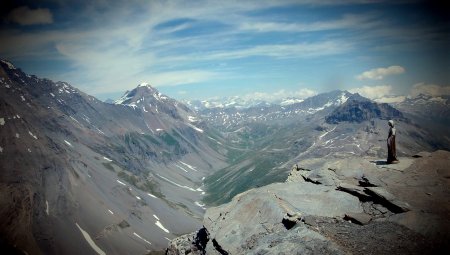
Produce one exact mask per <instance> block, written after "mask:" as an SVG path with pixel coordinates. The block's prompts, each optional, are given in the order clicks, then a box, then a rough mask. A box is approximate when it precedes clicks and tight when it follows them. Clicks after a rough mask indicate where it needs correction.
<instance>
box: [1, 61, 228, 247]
mask: <svg viewBox="0 0 450 255" xmlns="http://www.w3.org/2000/svg"><path fill="white" fill-rule="evenodd" d="M208 132H209V130H208V129H207V128H205V127H203V124H202V122H201V121H199V120H198V117H197V116H196V114H195V113H194V112H192V111H191V110H189V109H188V108H187V107H186V106H184V105H183V104H181V103H179V102H177V101H175V100H173V99H171V98H169V97H167V96H164V95H161V94H160V93H159V92H158V91H157V90H156V89H154V88H152V87H151V86H149V85H147V84H142V85H141V86H138V87H137V88H135V89H134V90H132V91H130V92H127V93H126V94H125V95H124V98H122V101H121V102H116V104H107V103H103V102H101V101H99V100H97V99H96V98H94V97H92V96H89V95H87V94H85V93H83V92H81V91H79V90H77V89H75V88H73V87H72V86H70V85H69V84H67V83H65V82H53V81H50V80H48V79H41V78H38V77H36V76H33V75H28V74H26V73H24V72H22V71H21V70H20V69H18V68H16V67H14V65H13V64H11V63H9V62H7V61H1V62H0V166H1V171H0V217H1V218H2V219H4V220H3V221H2V222H1V223H0V246H1V247H0V248H1V249H4V248H5V249H12V250H15V251H16V252H18V253H27V254H97V253H99V254H103V253H114V254H125V253H132V254H142V253H146V252H148V251H155V250H162V249H164V248H165V247H167V242H168V240H170V239H172V238H174V237H176V236H178V235H180V234H183V233H188V232H191V231H192V230H194V229H196V228H198V227H199V226H201V222H200V219H201V217H202V216H203V213H204V207H203V204H201V202H200V201H201V199H202V197H203V195H204V191H203V189H202V188H203V183H202V180H203V178H204V177H205V176H206V175H209V174H211V173H212V172H213V171H215V170H217V169H219V168H222V167H224V166H226V163H225V162H224V156H223V155H222V154H221V153H219V152H217V151H216V150H215V148H213V147H211V140H210V139H209V138H208Z"/></svg>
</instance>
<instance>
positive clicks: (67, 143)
mask: <svg viewBox="0 0 450 255" xmlns="http://www.w3.org/2000/svg"><path fill="white" fill-rule="evenodd" d="M64 142H65V143H66V144H67V145H69V146H70V147H73V146H72V144H71V143H69V142H68V141H66V140H64Z"/></svg>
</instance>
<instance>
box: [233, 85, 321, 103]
mask: <svg viewBox="0 0 450 255" xmlns="http://www.w3.org/2000/svg"><path fill="white" fill-rule="evenodd" d="M314 95H317V91H315V90H312V89H308V88H302V89H299V90H296V91H289V90H285V89H280V90H278V91H275V92H273V93H267V92H253V93H249V94H245V95H241V96H239V97H241V98H242V99H244V100H246V101H249V100H255V101H258V100H262V101H266V102H275V101H277V100H281V99H286V98H299V99H305V98H308V97H311V96H314Z"/></svg>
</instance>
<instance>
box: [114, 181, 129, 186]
mask: <svg viewBox="0 0 450 255" xmlns="http://www.w3.org/2000/svg"><path fill="white" fill-rule="evenodd" d="M116 181H117V182H118V183H120V184H122V185H123V186H127V185H126V184H125V183H123V182H121V181H119V180H116Z"/></svg>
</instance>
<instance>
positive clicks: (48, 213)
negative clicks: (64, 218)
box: [45, 200, 50, 215]
mask: <svg viewBox="0 0 450 255" xmlns="http://www.w3.org/2000/svg"><path fill="white" fill-rule="evenodd" d="M45 213H47V215H50V210H49V208H48V201H47V200H45Z"/></svg>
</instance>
